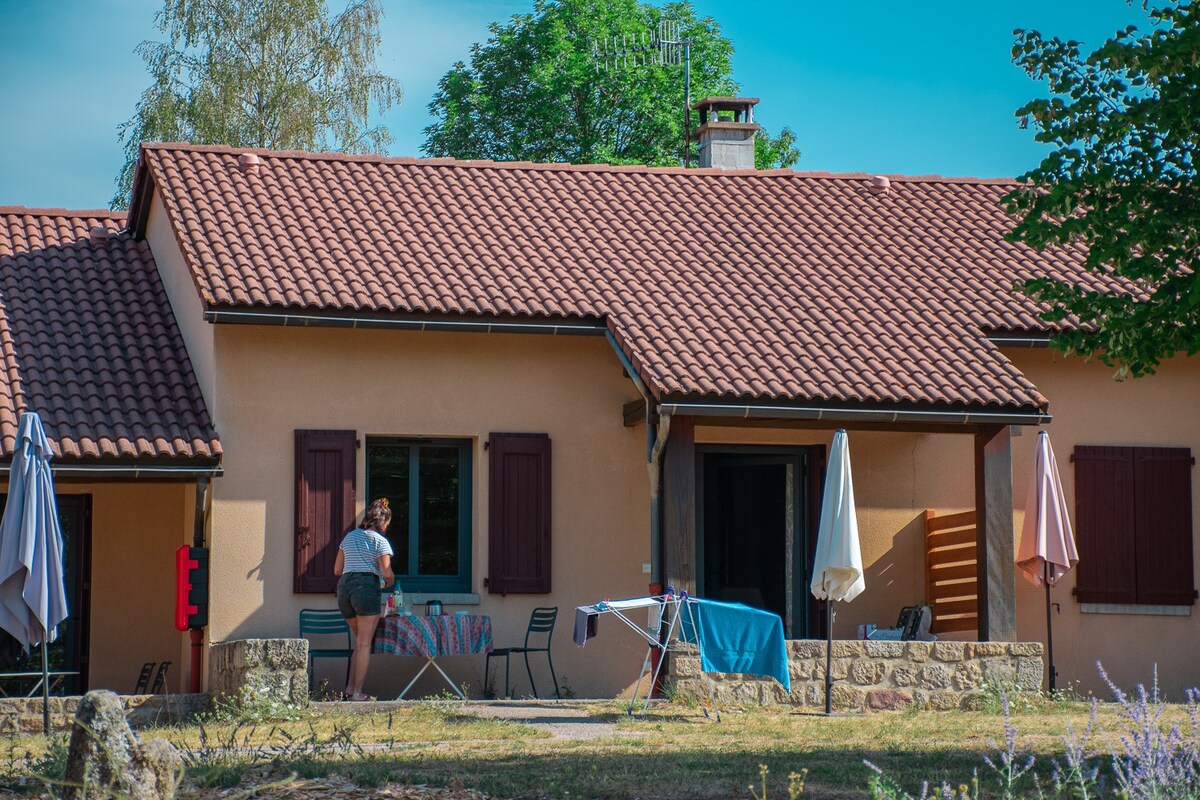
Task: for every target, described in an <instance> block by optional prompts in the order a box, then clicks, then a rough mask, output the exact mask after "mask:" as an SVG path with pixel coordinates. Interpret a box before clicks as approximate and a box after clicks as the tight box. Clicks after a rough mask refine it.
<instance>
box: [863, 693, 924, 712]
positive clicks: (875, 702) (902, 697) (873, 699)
mask: <svg viewBox="0 0 1200 800" xmlns="http://www.w3.org/2000/svg"><path fill="white" fill-rule="evenodd" d="M912 704H913V696H912V695H911V694H910V693H908V692H899V691H896V690H895V689H870V690H868V691H867V708H869V709H870V710H872V711H900V710H901V709H905V708H908V707H909V706H911V705H912Z"/></svg>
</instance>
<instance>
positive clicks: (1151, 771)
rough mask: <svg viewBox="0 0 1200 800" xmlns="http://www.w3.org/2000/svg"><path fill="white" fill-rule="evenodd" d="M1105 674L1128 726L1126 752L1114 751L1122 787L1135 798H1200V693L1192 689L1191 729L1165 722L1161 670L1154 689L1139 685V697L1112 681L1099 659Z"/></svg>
mask: <svg viewBox="0 0 1200 800" xmlns="http://www.w3.org/2000/svg"><path fill="white" fill-rule="evenodd" d="M1097 666H1098V667H1099V669H1100V677H1102V678H1103V679H1104V682H1105V683H1106V684H1107V685H1108V688H1109V690H1111V691H1112V693H1113V699H1114V700H1115V701H1116V703H1117V705H1118V707H1119V708H1120V710H1121V716H1122V718H1123V719H1124V721H1125V728H1124V730H1123V731H1122V733H1121V738H1120V741H1121V748H1122V751H1123V752H1119V753H1113V756H1112V772H1113V778H1114V782H1115V784H1116V788H1117V790H1118V791H1119V792H1120V793H1121V794H1123V795H1125V796H1126V797H1128V798H1129V800H1196V799H1197V798H1200V710H1198V706H1197V693H1196V691H1195V690H1189V691H1188V693H1187V714H1188V720H1189V723H1190V724H1189V728H1190V731H1189V733H1188V734H1185V733H1184V732H1183V731H1182V730H1181V729H1180V727H1179V725H1177V724H1173V725H1171V726H1170V727H1167V726H1165V725H1164V724H1163V721H1162V718H1163V713H1164V712H1165V711H1166V704H1165V703H1163V702H1162V700H1161V698H1160V697H1159V692H1158V672H1157V671H1155V673H1154V681H1153V683H1152V684H1151V690H1150V691H1149V692H1147V691H1146V687H1145V686H1143V685H1142V684H1138V686H1137V689H1136V690H1135V691H1134V695H1133V697H1129V696H1128V695H1126V694H1125V692H1123V691H1121V689H1120V688H1118V687H1117V686H1116V684H1114V683H1113V682H1112V680H1111V679H1110V678H1109V677H1108V673H1107V672H1105V671H1104V667H1103V666H1102V665H1100V664H1097Z"/></svg>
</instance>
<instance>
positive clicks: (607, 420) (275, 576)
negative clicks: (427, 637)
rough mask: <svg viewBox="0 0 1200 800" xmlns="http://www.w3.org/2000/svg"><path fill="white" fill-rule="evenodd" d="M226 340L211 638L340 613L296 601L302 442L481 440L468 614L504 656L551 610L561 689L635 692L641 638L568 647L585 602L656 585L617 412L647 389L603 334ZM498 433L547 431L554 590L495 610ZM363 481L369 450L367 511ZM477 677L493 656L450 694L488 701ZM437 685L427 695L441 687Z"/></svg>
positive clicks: (623, 633) (265, 632) (380, 676)
mask: <svg viewBox="0 0 1200 800" xmlns="http://www.w3.org/2000/svg"><path fill="white" fill-rule="evenodd" d="M215 333H216V359H217V360H216V364H217V368H218V369H217V386H216V391H217V393H218V394H219V395H220V397H222V398H223V401H222V403H221V415H220V416H219V417H218V419H217V426H218V429H219V431H220V434H221V443H222V446H223V449H224V452H225V456H224V461H223V463H224V467H225V475H224V477H222V478H219V479H218V480H216V481H215V482H214V491H213V509H212V548H213V553H214V559H213V565H214V566H213V576H212V580H213V584H212V588H213V596H214V598H217V599H218V602H217V603H216V604H215V605H214V607H213V615H212V626H211V628H210V631H209V636H210V639H211V640H212V641H220V640H224V639H231V638H246V637H270V636H290V635H294V634H295V632H296V628H297V617H298V614H299V611H300V609H301V608H305V607H325V608H332V607H334V598H333V596H332V595H297V594H294V593H293V591H292V580H293V570H294V567H293V554H294V545H293V540H294V533H293V503H294V466H293V453H294V431H295V430H296V429H312V428H339V429H353V430H355V431H357V432H358V435H359V437H360V438H362V437H364V436H372V435H386V436H428V437H454V438H460V439H463V438H465V439H470V440H471V441H472V442H473V443H474V447H473V456H472V462H473V463H472V470H473V485H474V495H473V497H472V518H473V539H474V546H473V555H472V578H471V588H472V591H474V592H478V593H480V595H481V604H480V605H479V606H477V607H473V608H471V609H470V610H475V611H479V612H481V613H485V614H488V615H490V616H491V618H492V623H493V629H494V633H495V638H496V641H497V643H498V644H508V643H518V639H519V638H520V637H523V635H524V631H525V626H526V624H527V622H528V619H529V612H530V610H531V609H532V608H533V607H535V606H539V605H557V606H559V609H560V618H559V628H558V631H557V632H556V634H555V637H556V645H555V650H554V654H555V666H556V668H557V671H558V674H559V676H560V678H563V679H565V682H566V683H567V684H568V685H570V686H571V688H572V689H573V690H574V691H575V692H577V693H578V694H580V695H581V696H605V695H612V694H615V693H616V692H619V691H621V690H623V689H624V688H626V687H627V686H628V685H629V684H630V683H631V682H632V681H633V680H634V679H636V677H637V672H638V669H639V668H640V665H641V661H642V657H643V656H644V653H645V649H644V647H641V646H639V645H638V644H637V640H636V638H635V637H634V636H633V634H632V633H631V632H629V631H627V630H622V629H618V628H617V627H616V626H615V625H609V626H607V629H606V630H605V631H604V634H603V636H602V638H600V639H599V640H597V641H595V642H593V643H590V644H589V645H588V647H587V648H586V650H579V649H577V648H575V647H574V646H573V645H571V644H570V632H571V625H572V623H573V616H572V615H573V609H574V607H575V606H576V605H579V604H582V603H589V602H595V601H597V600H600V599H603V598H606V597H622V596H631V595H638V594H643V593H644V592H645V589H646V583H647V580H648V576H647V575H644V574H643V573H642V564H643V563H645V562H648V561H649V560H650V555H649V536H648V530H649V499H648V496H649V493H648V477H647V472H646V468H645V428H644V427H637V428H626V427H624V426H623V424H622V416H621V408H622V405H623V404H624V403H625V402H627V401H629V400H632V399H634V398H635V397H636V396H637V395H636V390H635V389H634V388H633V386H632V384H631V383H630V382H629V381H628V379H626V378H624V377H623V376H622V373H621V368H620V365H619V363H618V361H617V359H616V358H615V356H614V355H613V353H612V351H611V349H610V348H609V345H608V344H607V342H606V341H605V340H604V339H603V338H602V337H570V336H568V337H551V336H532V335H524V336H519V335H482V334H468V333H422V332H408V331H378V330H376V331H364V330H348V329H305V328H278V327H258V326H254V327H252V326H238V325H219V326H216V329H215ZM492 431H525V432H539V433H548V434H549V435H550V438H551V440H552V445H553V490H552V491H553V505H552V516H553V593H552V594H550V595H510V596H508V597H500V596H495V595H489V594H487V592H486V590H485V589H484V588H483V586H482V580H483V577H484V576H485V575H486V574H487V546H486V534H487V526H486V514H487V503H488V482H487V463H488V462H487V454H486V453H485V451H484V450H483V443H484V441H486V438H487V435H488V434H489V433H490V432H492ZM364 482H365V477H364V456H363V450H362V449H360V450H359V451H358V482H357V485H358V487H359V492H358V498H357V499H358V509H359V512H361V510H362V508H363V504H364V501H365V500H366V498H364V497H363V494H362V491H363V487H364V485H365V483H364ZM459 608H460V607H455V606H451V607H448V608H447V610H449V611H454V610H459ZM420 666H421V664H420V662H419V661H418V660H417V659H396V658H389V657H382V656H377V657H375V660H374V663H373V665H372V667H371V675H370V677H369V678H368V682H367V689H368V691H370V692H372V693H377V694H379V695H380V696H389V695H394V694H396V693H398V692H399V690H400V689H401V688H403V685H404V683H406V682H407V679H408V678H409V677H411V676H412V675H413V674H414V673H415V672H416V670H417V669H418V668H419V667H420ZM517 666H518V665H517V664H514V667H517ZM483 667H484V664H483V658H482V657H474V658H458V659H449V660H447V663H446V669H447V671H449V672H450V674H451V675H452V676H453V677H454V678H455V680H456V681H468V682H470V683H471V684H472V685H473V686H474V687H475V688H476V690H478V687H479V686H480V685H481V684H482V678H483ZM523 669H524V666H523V664H521V665H520V668H519V670H517V669H514V673H513V676H514V682H515V683H517V684H518V685H520V686H524V685H526V684H527V682H528V681H527V679H525V678H523V676H522V673H523ZM430 673H432V670H431V671H430ZM331 674H332V673H331ZM541 674H544V672H543V673H541ZM428 675H429V673H427V675H426V677H425V678H423V679H422V680H423V681H426V682H424V683H422V684H419V688H426V689H428V690H429V691H438V690H439V688H441V687H439V685H438V683H437V681H436V680H431V679H428ZM544 690H545V687H544V686H543V691H544Z"/></svg>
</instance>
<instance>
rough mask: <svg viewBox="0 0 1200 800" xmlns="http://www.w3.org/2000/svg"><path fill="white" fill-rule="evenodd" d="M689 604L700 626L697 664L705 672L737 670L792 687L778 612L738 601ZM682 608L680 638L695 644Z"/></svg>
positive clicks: (691, 628)
mask: <svg viewBox="0 0 1200 800" xmlns="http://www.w3.org/2000/svg"><path fill="white" fill-rule="evenodd" d="M695 600H696V603H695V605H693V606H692V607H691V609H692V614H691V615H692V616H693V617H695V623H696V624H695V626H694V627H698V628H699V629H700V643H701V645H700V668H701V669H702V670H704V671H705V672H736V673H740V674H743V675H759V676H761V677H764V678H774V679H775V680H777V681H779V683H780V684H782V685H783V688H784V689H786V690H787V691H789V692H790V691H791V690H792V679H791V675H790V674H789V673H788V660H787V647H786V645H785V644H784V639H783V621H782V620H781V619H779V615H778V614H772V613H771V612H769V611H763V610H761V609H757V608H751V607H750V606H744V605H742V604H741V603H721V602H718V601H716V600H702V599H700V598H696V599H695ZM688 616H689V615H688V612H687V611H686V610H685V611H684V612H683V614H682V617H683V619H682V620H681V622H682V628H681V630H680V638H682V639H683V641H685V642H690V643H692V644H696V643H697V641H696V631H695V630H694V627H693V625H692V624H691V623H692V621H691V620H690V619H689V618H688Z"/></svg>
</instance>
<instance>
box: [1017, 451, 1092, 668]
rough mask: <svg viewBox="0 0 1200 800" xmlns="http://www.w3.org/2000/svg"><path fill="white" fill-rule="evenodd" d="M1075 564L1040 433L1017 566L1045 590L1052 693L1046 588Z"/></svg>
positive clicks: (1050, 455)
mask: <svg viewBox="0 0 1200 800" xmlns="http://www.w3.org/2000/svg"><path fill="white" fill-rule="evenodd" d="M1078 563H1079V553H1078V551H1077V550H1076V549H1075V537H1074V536H1073V535H1072V533H1071V518H1070V517H1069V516H1068V515H1067V501H1066V497H1065V496H1064V495H1063V489H1062V481H1061V480H1059V477H1058V463H1057V462H1056V461H1055V460H1054V449H1053V448H1052V447H1051V446H1050V435H1049V434H1048V433H1046V432H1045V431H1041V432H1039V433H1038V441H1037V451H1036V453H1035V455H1034V462H1033V475H1032V477H1031V478H1030V481H1029V497H1028V499H1027V500H1026V501H1025V524H1024V526H1023V527H1022V528H1021V546H1020V547H1019V548H1018V549H1017V566H1018V567H1020V568H1021V573H1022V574H1023V575H1024V576H1025V577H1026V578H1027V579H1028V580H1029V582H1030V583H1032V584H1033V585H1034V586H1045V587H1046V662H1047V664H1048V666H1049V672H1050V691H1052V692H1053V691H1054V690H1055V689H1056V688H1057V687H1056V685H1055V678H1056V677H1057V672H1056V670H1055V669H1054V637H1053V635H1052V628H1051V622H1050V620H1051V617H1050V587H1051V586H1054V585H1055V584H1056V583H1058V581H1059V579H1061V578H1062V576H1063V575H1065V574H1067V572H1068V571H1069V570H1070V569H1071V567H1073V566H1075V565H1076V564H1078Z"/></svg>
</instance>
